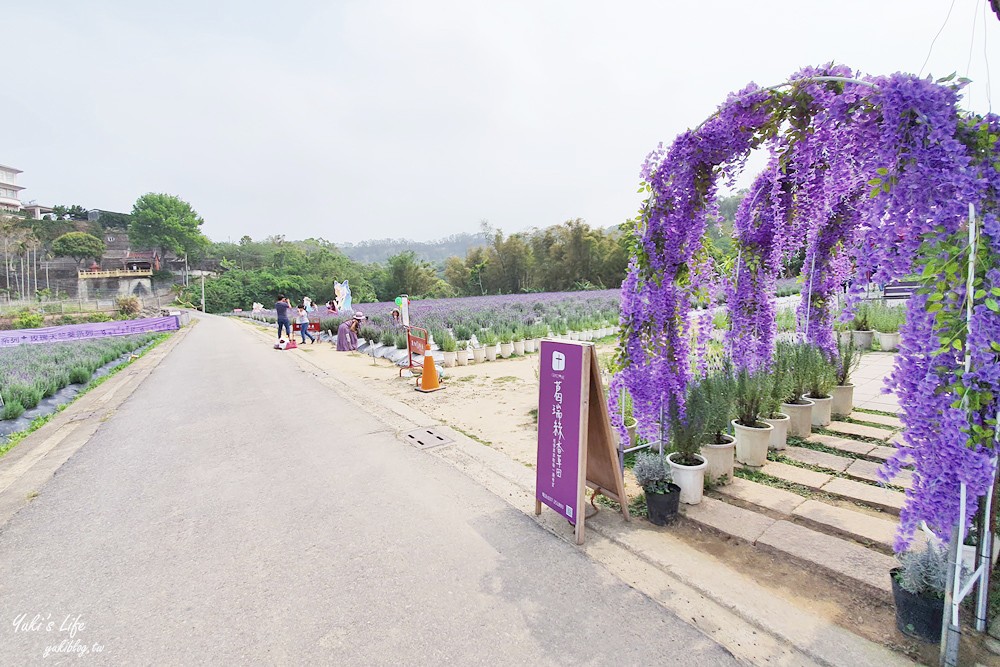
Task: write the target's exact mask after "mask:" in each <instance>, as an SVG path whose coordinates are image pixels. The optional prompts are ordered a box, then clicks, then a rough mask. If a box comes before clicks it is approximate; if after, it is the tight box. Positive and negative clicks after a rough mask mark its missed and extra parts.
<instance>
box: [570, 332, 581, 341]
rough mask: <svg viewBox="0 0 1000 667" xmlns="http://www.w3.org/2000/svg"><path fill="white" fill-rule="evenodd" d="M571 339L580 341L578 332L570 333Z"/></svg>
mask: <svg viewBox="0 0 1000 667" xmlns="http://www.w3.org/2000/svg"><path fill="white" fill-rule="evenodd" d="M569 339H570V340H580V334H579V333H577V332H576V331H570V332H569Z"/></svg>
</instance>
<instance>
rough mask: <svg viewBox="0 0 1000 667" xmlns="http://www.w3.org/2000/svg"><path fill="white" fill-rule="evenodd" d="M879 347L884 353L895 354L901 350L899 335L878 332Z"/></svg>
mask: <svg viewBox="0 0 1000 667" xmlns="http://www.w3.org/2000/svg"><path fill="white" fill-rule="evenodd" d="M878 346H879V347H880V348H882V351H883V352H895V351H896V350H898V349H899V333H898V332H897V333H882V332H881V331H879V332H878Z"/></svg>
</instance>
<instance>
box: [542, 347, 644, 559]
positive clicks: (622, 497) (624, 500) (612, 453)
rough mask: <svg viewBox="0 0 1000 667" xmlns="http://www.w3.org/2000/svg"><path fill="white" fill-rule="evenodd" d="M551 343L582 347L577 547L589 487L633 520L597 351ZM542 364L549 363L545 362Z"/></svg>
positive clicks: (576, 508)
mask: <svg viewBox="0 0 1000 667" xmlns="http://www.w3.org/2000/svg"><path fill="white" fill-rule="evenodd" d="M545 342H549V341H543V343H545ZM551 342H555V343H558V344H559V345H574V346H580V347H581V348H582V350H581V352H582V353H583V364H582V373H581V374H580V375H581V378H580V382H581V386H580V423H579V442H578V447H577V452H578V456H579V458H578V465H577V474H578V479H577V485H576V486H577V491H576V503H575V516H576V543H577V544H583V541H584V538H585V532H586V526H585V523H586V510H585V504H586V500H587V496H586V489H587V487H590V488H591V489H593V490H594V493H600V494H601V495H604V496H606V497H608V498H610V499H611V500H614V501H615V502H617V503H618V504H619V505H620V506H621V512H622V516H623V517H624V519H625V520H626V521H629V520H630V517H629V513H628V497H627V495H626V494H625V482H624V480H623V478H622V471H621V470H620V469H619V461H618V448H617V446H616V444H615V438H614V433H613V431H612V427H611V418H610V416H609V415H608V404H607V400H606V398H605V395H604V387H603V385H602V384H601V372H600V367H599V364H598V361H597V351H596V350H595V348H594V345H593V343H579V342H575V341H572V342H571V341H566V340H559V341H551ZM543 357H544V355H543ZM540 361H541V363H546V359H545V358H542V359H541V360H540ZM539 409H541V408H539ZM539 423H541V420H540V422H539ZM567 444H568V443H567ZM567 504H568V503H567ZM541 513H542V501H541V499H540V498H539V497H538V493H536V499H535V514H536V515H539V514H541Z"/></svg>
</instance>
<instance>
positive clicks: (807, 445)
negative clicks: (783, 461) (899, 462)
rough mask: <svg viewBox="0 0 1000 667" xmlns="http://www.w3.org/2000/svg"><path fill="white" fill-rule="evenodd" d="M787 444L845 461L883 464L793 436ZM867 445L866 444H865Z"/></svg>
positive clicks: (866, 457) (875, 459)
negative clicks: (832, 455)
mask: <svg viewBox="0 0 1000 667" xmlns="http://www.w3.org/2000/svg"><path fill="white" fill-rule="evenodd" d="M788 444H789V445H790V446H792V447H801V448H802V449H811V450H813V451H815V452H823V453H825V454H834V455H836V456H841V457H843V458H847V459H860V460H862V461H871V462H872V463H884V461H882V459H878V458H875V457H873V456H868V455H867V454H858V453H857V452H848V451H845V450H843V449H837V448H836V447H829V446H827V445H821V444H820V443H818V442H812V441H811V440H803V439H802V438H797V437H795V436H789V437H788ZM865 444H868V443H865Z"/></svg>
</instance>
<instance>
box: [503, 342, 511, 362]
mask: <svg viewBox="0 0 1000 667" xmlns="http://www.w3.org/2000/svg"><path fill="white" fill-rule="evenodd" d="M513 353H514V344H513V343H500V356H501V357H503V358H504V359H509V358H510V355H512V354H513Z"/></svg>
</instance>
